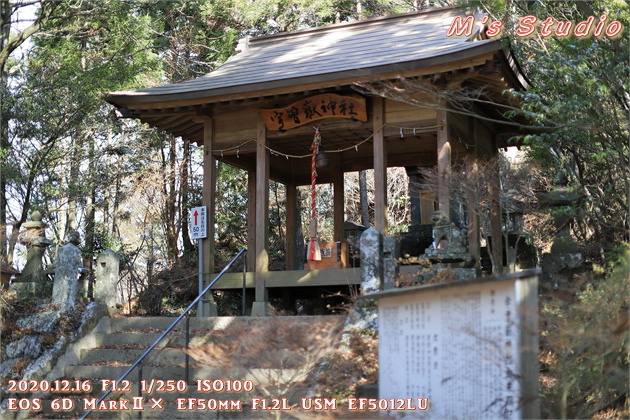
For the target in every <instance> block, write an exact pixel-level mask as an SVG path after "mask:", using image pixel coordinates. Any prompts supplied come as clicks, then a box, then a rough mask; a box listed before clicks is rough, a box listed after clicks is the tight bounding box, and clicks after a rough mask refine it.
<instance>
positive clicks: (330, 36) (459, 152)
mask: <svg viewBox="0 0 630 420" xmlns="http://www.w3.org/2000/svg"><path fill="white" fill-rule="evenodd" d="M462 15H463V12H462V11H461V10H459V9H455V8H452V7H448V8H440V9H433V10H428V11H423V12H418V13H411V14H403V15H394V16H387V17H382V18H376V19H369V20H362V21H356V22H350V23H343V24H338V25H332V26H326V27H320V28H312V29H305V30H300V31H296V32H290V33H279V34H274V35H266V36H261V37H257V38H251V39H245V40H242V41H241V42H240V43H239V46H238V47H237V53H236V54H235V55H234V56H233V57H232V58H231V59H229V60H228V61H227V62H226V63H225V64H224V65H223V66H221V67H220V68H218V69H217V70H216V71H213V72H212V73H209V74H207V75H205V76H202V77H199V78H197V79H194V80H189V81H185V82H181V83H176V84H171V85H166V86H161V87H155V88H149V89H141V90H137V91H132V92H115V93H112V94H110V95H109V97H108V98H107V101H108V102H110V103H112V104H113V105H115V106H116V107H117V108H118V111H119V115H121V116H123V117H131V118H137V119H139V120H141V121H143V122H145V123H147V124H149V125H150V126H153V127H157V128H159V129H161V130H165V131H167V132H169V133H172V134H174V135H176V136H181V137H182V138H187V139H190V140H191V141H193V142H196V143H197V144H199V145H203V147H204V192H203V205H205V206H208V217H209V218H208V226H209V235H208V237H209V238H213V237H214V232H213V230H214V203H215V196H216V174H215V168H216V160H220V161H222V162H225V163H228V164H230V165H234V166H236V167H239V168H242V169H245V170H246V171H247V172H248V174H249V177H248V180H249V181H248V191H249V204H248V206H249V207H248V208H249V215H248V219H249V220H248V230H249V242H248V268H250V270H249V271H251V272H250V273H248V279H247V281H248V286H250V287H254V288H255V302H254V309H253V313H254V314H265V311H266V307H267V305H266V302H267V301H268V300H267V291H268V289H271V288H278V287H289V286H290V287H298V286H322V285H331V284H340V285H343V284H345V285H348V284H357V283H359V282H360V281H359V269H356V268H342V269H330V270H310V271H309V270H296V260H297V256H296V245H295V243H296V241H295V240H287V244H286V257H287V267H286V268H287V271H285V272H271V273H270V272H269V271H268V254H267V246H268V244H267V243H268V207H269V180H270V179H272V180H275V181H279V182H281V183H284V184H285V185H286V186H287V209H286V214H287V218H286V232H287V236H289V234H291V233H295V232H296V230H297V228H296V226H297V218H298V217H299V215H298V214H297V211H296V207H297V206H296V201H297V200H296V187H298V186H301V185H310V183H311V144H312V142H313V137H314V128H313V127H314V126H318V127H319V130H320V132H321V138H322V142H321V146H320V148H321V150H324V151H327V152H328V153H329V154H330V160H331V166H330V167H329V168H327V169H326V170H322V171H320V173H319V174H318V178H317V183H332V184H333V185H334V214H335V216H334V236H335V237H334V240H335V241H341V240H342V239H343V229H344V208H343V206H344V196H343V191H344V185H343V184H344V176H343V174H344V173H345V172H350V171H359V170H365V169H374V178H375V179H374V184H375V202H374V206H375V222H374V227H375V228H376V229H377V230H379V231H381V232H383V233H385V232H386V231H387V217H386V214H387V194H386V191H387V171H386V169H387V168H388V167H396V166H404V167H427V166H429V167H435V166H437V168H438V173H439V174H440V175H441V176H443V177H445V178H447V177H448V174H449V172H450V168H451V165H452V164H453V163H455V162H457V161H458V160H461V159H464V158H467V157H475V158H484V157H487V156H492V155H494V154H496V153H497V150H499V148H502V147H506V146H507V145H508V141H509V139H510V138H512V137H514V136H515V135H517V134H519V133H518V129H517V128H516V126H515V125H512V124H510V122H509V121H508V120H507V119H506V118H505V117H504V116H503V114H504V113H505V111H506V110H507V108H506V105H510V106H513V105H515V102H514V100H513V99H511V98H510V96H509V95H507V94H506V92H507V91H509V90H523V89H525V88H526V87H527V82H526V79H525V77H524V76H523V74H522V72H521V70H520V69H519V67H518V65H517V63H516V61H515V60H514V57H513V55H512V53H511V51H510V50H509V48H508V47H507V44H506V42H505V40H501V39H484V38H485V36H484V29H483V28H481V27H475V28H473V31H472V32H473V33H472V34H471V35H470V36H469V37H465V36H461V37H457V36H452V37H448V36H447V31H448V30H449V28H450V27H451V24H452V23H453V20H454V19H455V18H456V16H462ZM478 21H479V19H478ZM466 92H475V94H474V96H475V97H476V99H475V100H470V101H467V100H466ZM462 98H463V99H462ZM455 102H457V103H455ZM497 194H498V192H497ZM436 201H437V205H436V207H439V209H442V210H444V209H446V210H447V211H448V210H449V209H450V206H451V197H450V193H449V191H448V188H446V187H445V188H441V189H440V190H439V191H438V194H437V200H436ZM491 213H492V217H491V220H492V227H493V229H492V231H493V233H494V235H493V236H494V237H500V234H498V233H499V232H500V231H501V220H500V215H501V211H500V208H499V206H495V208H494V209H492V212H491ZM468 232H469V235H468V236H469V247H470V252H471V253H473V254H474V255H475V256H476V257H477V258H479V226H478V223H477V222H476V221H475V218H474V217H471V218H470V222H469V223H468ZM203 249H204V272H205V273H213V272H214V267H213V257H212V256H213V241H212V240H210V239H205V240H204V247H203ZM499 252H500V251H499ZM230 276H232V275H231V274H228V275H226V276H224V278H222V279H221V281H220V282H219V284H217V286H216V287H218V288H236V289H237V288H240V280H239V279H240V278H242V275H239V274H234V275H233V277H230ZM209 277H210V276H209V275H208V278H209Z"/></svg>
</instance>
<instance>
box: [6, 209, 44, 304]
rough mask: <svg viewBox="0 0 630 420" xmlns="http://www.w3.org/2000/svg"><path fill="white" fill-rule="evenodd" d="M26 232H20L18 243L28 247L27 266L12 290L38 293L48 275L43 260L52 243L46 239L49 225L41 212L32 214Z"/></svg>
mask: <svg viewBox="0 0 630 420" xmlns="http://www.w3.org/2000/svg"><path fill="white" fill-rule="evenodd" d="M23 226H24V228H25V230H24V231H22V232H20V235H19V236H18V241H19V242H20V243H21V244H22V245H24V246H26V265H25V266H24V269H23V270H22V274H21V275H19V276H18V277H16V278H15V279H14V280H13V283H12V284H11V288H10V290H12V291H14V292H18V293H21V292H31V293H33V292H37V291H38V290H40V289H41V286H42V284H43V282H44V279H45V275H46V273H45V272H44V267H43V258H44V254H45V253H46V249H47V248H48V247H49V246H50V245H51V244H52V241H51V240H50V239H48V238H46V227H47V225H46V224H45V223H44V222H42V214H41V213H40V212H39V211H37V210H36V211H34V212H33V213H31V221H30V222H25V223H24V225H23Z"/></svg>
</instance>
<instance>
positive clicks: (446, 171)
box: [437, 103, 451, 218]
mask: <svg viewBox="0 0 630 420" xmlns="http://www.w3.org/2000/svg"><path fill="white" fill-rule="evenodd" d="M445 107H446V104H444V103H442V104H441V106H440V109H438V111H437V125H438V129H437V153H438V161H437V164H438V203H439V205H440V210H442V211H444V212H446V214H447V215H449V218H450V214H451V188H450V187H451V134H450V130H449V127H448V118H447V115H448V113H447V111H446V109H445Z"/></svg>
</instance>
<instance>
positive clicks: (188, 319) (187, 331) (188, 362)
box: [185, 314, 190, 384]
mask: <svg viewBox="0 0 630 420" xmlns="http://www.w3.org/2000/svg"><path fill="white" fill-rule="evenodd" d="M189 348H190V314H186V350H188V349H189ZM189 366H190V356H189V355H188V351H186V374H185V379H186V384H190V369H189Z"/></svg>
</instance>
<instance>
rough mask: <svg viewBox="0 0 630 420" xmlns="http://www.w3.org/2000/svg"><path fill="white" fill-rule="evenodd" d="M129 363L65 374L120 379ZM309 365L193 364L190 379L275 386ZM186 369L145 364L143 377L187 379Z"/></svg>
mask: <svg viewBox="0 0 630 420" xmlns="http://www.w3.org/2000/svg"><path fill="white" fill-rule="evenodd" d="M128 369H129V366H104V365H100V366H87V365H72V366H66V368H65V375H66V376H68V377H73V378H82V379H91V380H92V381H93V382H95V381H96V382H99V383H100V380H102V379H109V380H117V379H118V378H120V377H121V376H122V375H123V374H124V373H125V372H126V371H127V370H128ZM307 373H308V372H307V370H306V369H259V368H251V369H248V368H243V367H238V366H236V367H230V368H221V367H200V368H199V367H194V368H190V371H189V375H190V376H189V380H191V381H196V380H197V379H211V380H214V379H221V380H224V381H227V380H236V379H238V380H242V381H244V380H251V381H254V384H255V385H256V386H273V385H276V383H278V382H282V383H286V382H288V381H300V380H303V379H304V378H305V377H306V374H307ZM185 374H186V372H185V369H184V368H183V367H172V366H160V367H155V366H143V368H142V380H145V381H148V380H151V379H161V380H169V379H170V380H184V379H185ZM129 376H130V377H128V378H127V379H129V380H130V381H134V382H135V381H138V371H137V368H136V369H134V371H133V372H131V373H130V374H129Z"/></svg>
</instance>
